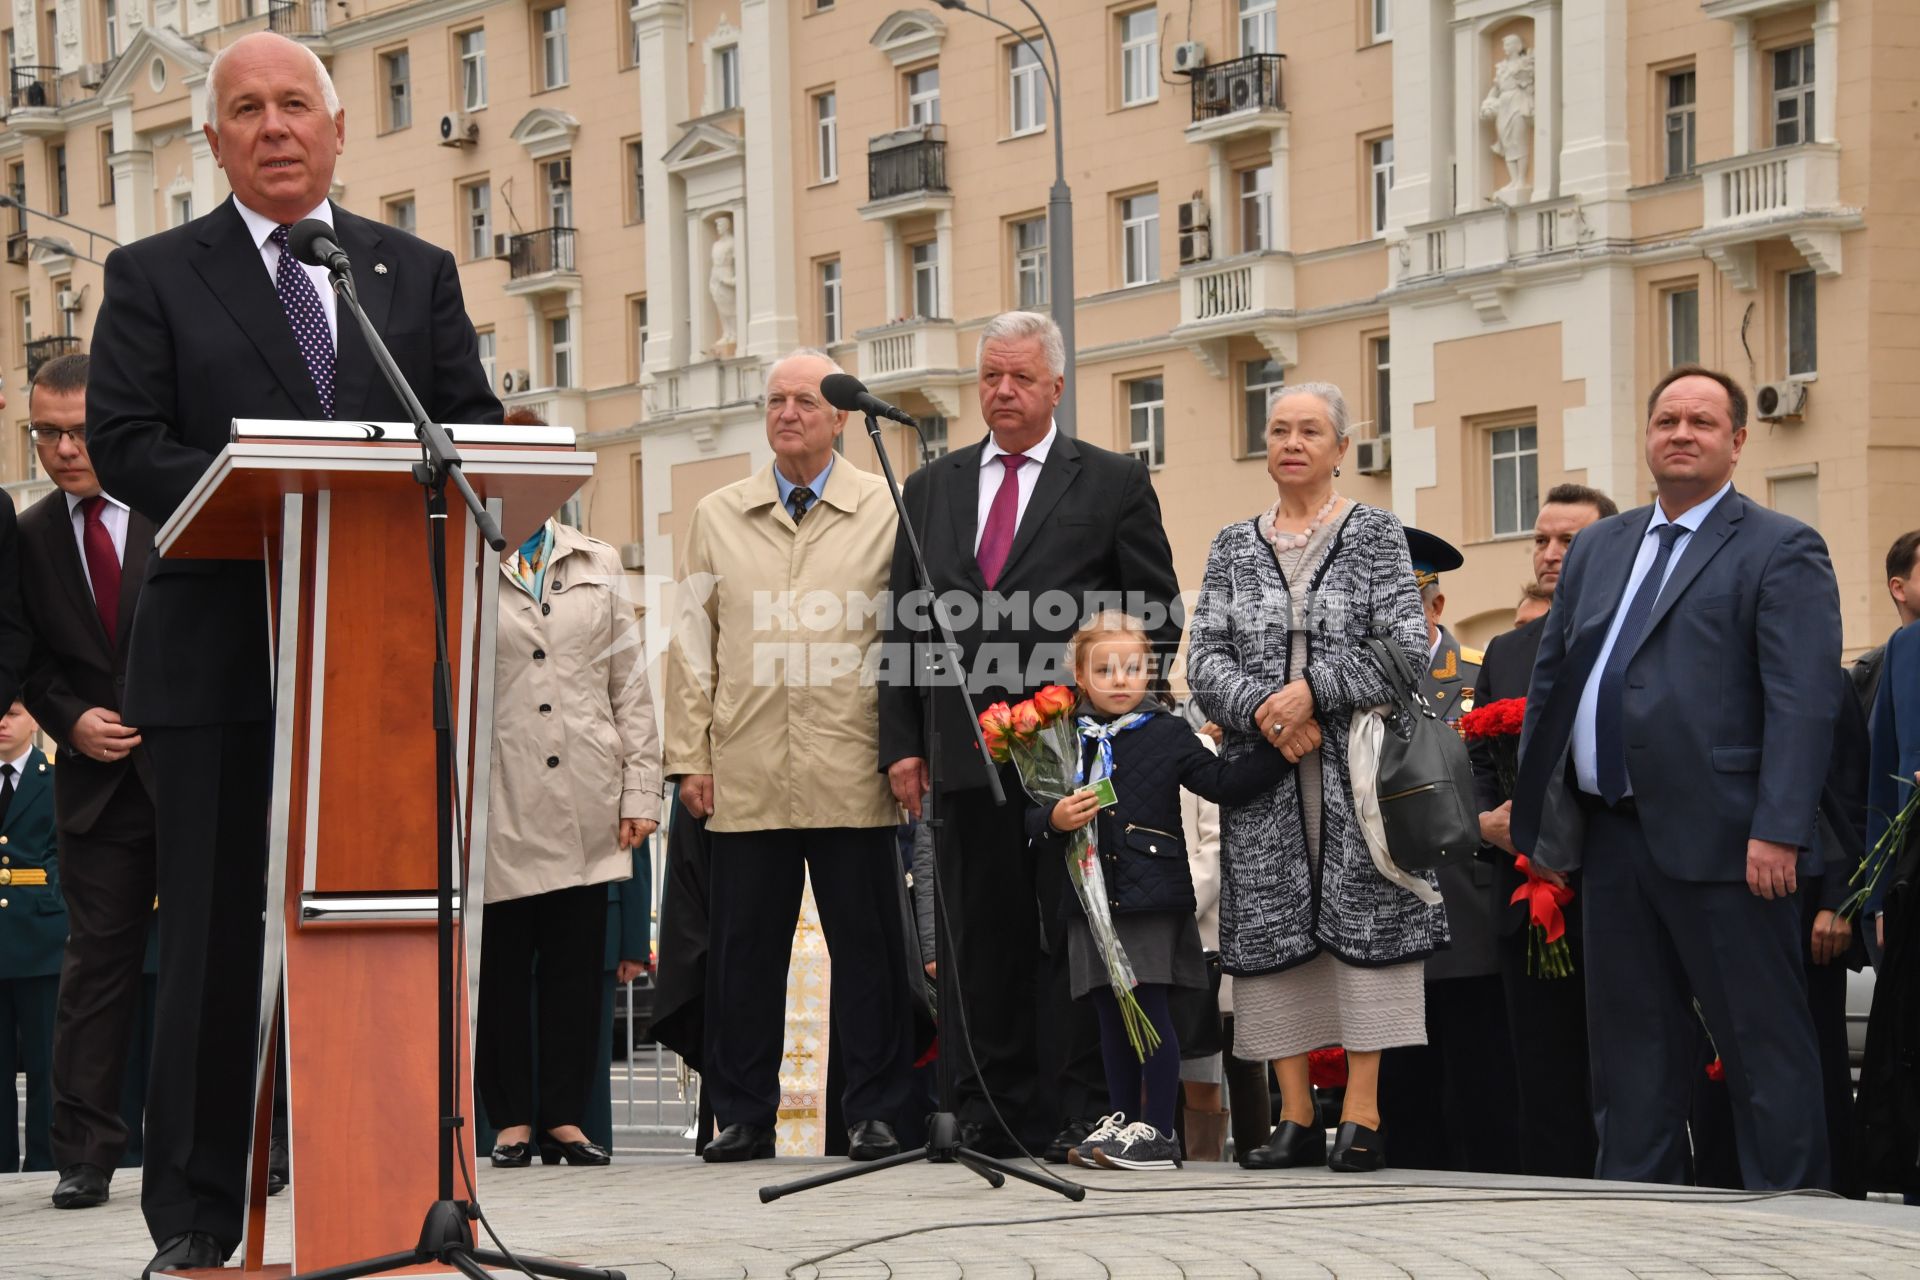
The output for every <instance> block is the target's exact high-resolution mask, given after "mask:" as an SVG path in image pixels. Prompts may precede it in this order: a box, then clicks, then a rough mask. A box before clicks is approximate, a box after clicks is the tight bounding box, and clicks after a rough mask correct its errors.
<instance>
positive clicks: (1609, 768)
mask: <svg viewBox="0 0 1920 1280" xmlns="http://www.w3.org/2000/svg"><path fill="white" fill-rule="evenodd" d="M1655 532H1656V533H1657V534H1658V535H1659V537H1660V550H1659V552H1658V553H1657V554H1656V555H1655V556H1654V557H1653V567H1652V568H1651V569H1649V570H1647V576H1646V577H1644V578H1642V579H1640V589H1639V590H1638V591H1635V592H1634V593H1633V599H1632V600H1631V601H1630V602H1628V604H1627V615H1626V617H1625V618H1623V619H1621V622H1620V634H1619V635H1617V636H1615V637H1614V640H1613V649H1612V650H1611V651H1610V652H1609V653H1608V654H1607V665H1606V666H1604V667H1602V668H1601V669H1600V692H1599V696H1598V698H1597V699H1596V700H1595V701H1594V704H1593V755H1594V772H1595V773H1596V774H1598V775H1599V782H1600V798H1601V799H1602V800H1605V801H1606V802H1607V803H1608V804H1619V803H1620V800H1621V798H1622V797H1623V796H1625V795H1626V794H1627V744H1626V726H1625V724H1624V723H1623V721H1624V720H1625V718H1626V707H1625V701H1626V698H1625V694H1626V684H1627V664H1628V663H1629V662H1631V661H1632V660H1633V651H1634V650H1635V649H1637V648H1639V647H1640V637H1641V635H1642V634H1643V633H1644V632H1645V631H1646V629H1647V618H1648V617H1649V616H1651V615H1652V613H1653V605H1654V602H1655V601H1656V600H1658V599H1659V598H1660V588H1661V587H1662V586H1664V585H1665V584H1666V580H1667V563H1668V562H1669V561H1670V560H1672V559H1673V546H1674V544H1675V543H1676V542H1678V541H1680V535H1681V534H1683V533H1685V532H1687V527H1686V526H1685V525H1681V524H1663V525H1661V526H1660V527H1659V528H1658V529H1657V530H1655Z"/></svg>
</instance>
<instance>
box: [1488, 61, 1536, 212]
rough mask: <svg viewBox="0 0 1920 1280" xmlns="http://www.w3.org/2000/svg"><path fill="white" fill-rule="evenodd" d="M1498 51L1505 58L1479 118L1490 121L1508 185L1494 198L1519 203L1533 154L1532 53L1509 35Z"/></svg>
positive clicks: (1496, 149) (1497, 71)
mask: <svg viewBox="0 0 1920 1280" xmlns="http://www.w3.org/2000/svg"><path fill="white" fill-rule="evenodd" d="M1500 48H1501V51H1502V52H1503V53H1505V54H1506V56H1505V57H1504V58H1502V59H1500V61H1499V62H1498V63H1497V64H1495V66H1494V68H1493V85H1492V87H1491V88H1489V89H1488V90H1487V96H1486V98H1485V100H1484V101H1482V102H1481V103H1480V118H1481V119H1482V120H1491V121H1493V154H1495V155H1497V156H1499V157H1500V158H1501V159H1503V160H1505V161H1506V162H1507V185H1506V186H1504V187H1502V188H1500V190H1498V191H1496V192H1495V193H1494V196H1493V198H1494V199H1496V200H1498V201H1500V202H1501V203H1502V204H1519V203H1520V202H1521V201H1522V200H1524V199H1525V198H1526V196H1525V191H1526V186H1527V158H1528V156H1529V155H1530V154H1531V153H1532V151H1533V108H1534V104H1533V52H1532V50H1530V49H1528V48H1526V47H1525V46H1524V45H1523V44H1522V43H1521V40H1520V37H1519V36H1517V35H1511V34H1510V35H1508V36H1507V37H1506V38H1505V39H1504V40H1502V41H1501V42H1500Z"/></svg>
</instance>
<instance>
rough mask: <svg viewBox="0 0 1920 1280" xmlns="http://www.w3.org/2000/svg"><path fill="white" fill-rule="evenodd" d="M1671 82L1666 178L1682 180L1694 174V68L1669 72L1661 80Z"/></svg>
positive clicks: (1669, 85)
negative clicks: (1680, 178) (1681, 178)
mask: <svg viewBox="0 0 1920 1280" xmlns="http://www.w3.org/2000/svg"><path fill="white" fill-rule="evenodd" d="M1661 78H1662V79H1664V80H1665V81H1666V82H1667V167H1666V176H1667V177H1669V178H1679V177H1684V176H1685V175H1687V174H1689V173H1692V172H1693V137H1694V121H1695V111H1694V78H1693V68H1692V67H1688V68H1687V69H1686V70H1685V71H1669V72H1668V73H1667V74H1666V75H1665V76H1663V77H1661Z"/></svg>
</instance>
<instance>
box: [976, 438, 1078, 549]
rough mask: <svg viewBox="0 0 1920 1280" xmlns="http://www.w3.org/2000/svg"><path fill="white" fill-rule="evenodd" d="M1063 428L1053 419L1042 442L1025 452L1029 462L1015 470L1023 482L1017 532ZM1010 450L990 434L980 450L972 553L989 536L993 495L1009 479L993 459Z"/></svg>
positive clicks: (1015, 522)
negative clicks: (977, 508) (1054, 443)
mask: <svg viewBox="0 0 1920 1280" xmlns="http://www.w3.org/2000/svg"><path fill="white" fill-rule="evenodd" d="M1059 434H1060V428H1059V427H1058V426H1057V425H1055V424H1054V423H1052V422H1049V423H1047V434H1046V435H1045V436H1043V437H1042V438H1041V440H1040V443H1039V444H1037V445H1035V446H1033V448H1031V449H1028V450H1026V451H1025V457H1026V459H1027V460H1026V462H1024V463H1023V464H1021V466H1020V467H1019V468H1018V469H1017V470H1015V471H1014V472H1013V478H1014V479H1015V480H1018V481H1019V482H1020V506H1019V508H1018V509H1017V510H1016V511H1015V512H1014V516H1013V528H1014V531H1015V532H1016V533H1017V532H1019V529H1020V522H1021V521H1022V520H1024V519H1026V518H1027V503H1029V502H1031V501H1033V487H1034V486H1035V485H1037V484H1039V483H1040V468H1042V467H1044V466H1046V465H1047V454H1049V453H1051V452H1052V451H1053V442H1054V440H1055V439H1056V438H1057V437H1058V436H1059ZM1010 452H1011V450H1008V449H1002V448H1001V447H1000V445H999V442H998V441H996V440H995V439H994V438H993V437H992V436H991V435H989V436H988V437H987V444H986V447H985V448H983V449H982V450H980V509H979V511H978V512H977V513H976V516H977V518H976V519H975V520H974V523H973V553H974V554H975V555H979V554H980V539H981V538H983V537H985V536H986V532H987V512H989V511H991V510H992V509H993V499H994V495H996V494H998V493H999V492H1000V484H1001V482H1002V481H1003V480H1005V479H1006V474H1007V469H1006V467H1005V466H1003V465H1002V464H1000V463H998V462H995V461H994V459H995V458H998V457H1000V456H1002V455H1003V454H1007V453H1010Z"/></svg>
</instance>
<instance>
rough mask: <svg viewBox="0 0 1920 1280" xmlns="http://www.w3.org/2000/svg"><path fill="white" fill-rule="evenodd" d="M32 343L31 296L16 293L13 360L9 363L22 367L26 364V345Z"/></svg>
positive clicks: (14, 301) (14, 300)
mask: <svg viewBox="0 0 1920 1280" xmlns="http://www.w3.org/2000/svg"><path fill="white" fill-rule="evenodd" d="M32 341H33V295H32V294H30V293H16V294H14V295H13V359H12V360H11V361H10V362H9V363H12V364H16V365H24V364H25V363H26V362H27V344H28V343H29V342H32Z"/></svg>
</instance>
